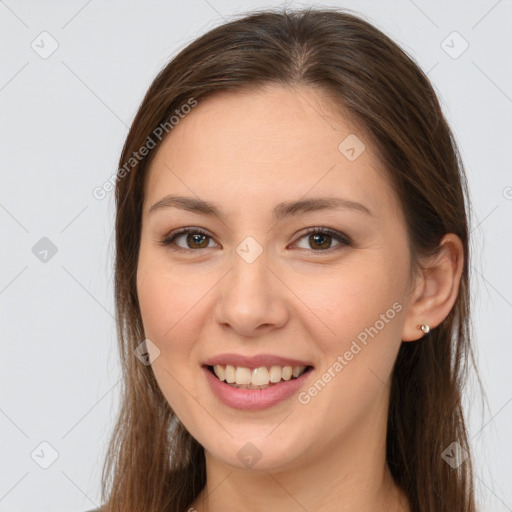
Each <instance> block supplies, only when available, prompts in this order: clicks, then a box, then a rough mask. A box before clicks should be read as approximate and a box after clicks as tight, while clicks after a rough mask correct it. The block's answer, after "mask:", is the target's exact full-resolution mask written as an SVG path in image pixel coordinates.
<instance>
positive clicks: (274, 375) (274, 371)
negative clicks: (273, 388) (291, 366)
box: [269, 366, 281, 382]
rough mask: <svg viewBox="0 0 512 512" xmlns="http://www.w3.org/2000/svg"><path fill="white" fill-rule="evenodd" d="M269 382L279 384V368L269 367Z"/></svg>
mask: <svg viewBox="0 0 512 512" xmlns="http://www.w3.org/2000/svg"><path fill="white" fill-rule="evenodd" d="M269 374H270V382H279V381H280V380H281V367H280V366H271V367H270V372H269Z"/></svg>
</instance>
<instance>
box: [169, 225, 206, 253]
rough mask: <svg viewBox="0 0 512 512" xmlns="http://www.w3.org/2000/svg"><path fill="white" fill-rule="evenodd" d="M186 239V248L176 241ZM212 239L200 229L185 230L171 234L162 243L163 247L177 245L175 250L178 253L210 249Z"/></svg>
mask: <svg viewBox="0 0 512 512" xmlns="http://www.w3.org/2000/svg"><path fill="white" fill-rule="evenodd" d="M181 238H184V240H185V246H183V245H179V244H177V243H176V240H179V239H181ZM210 240H212V237H211V236H210V235H208V233H206V232H205V231H203V230H202V229H200V228H185V229H181V230H179V231H176V232H174V233H170V234H169V235H167V236H166V237H165V238H164V239H163V240H161V241H160V244H161V245H164V246H170V245H175V247H174V249H175V250H177V251H193V250H195V249H208V248H209V247H211V246H209V241H210Z"/></svg>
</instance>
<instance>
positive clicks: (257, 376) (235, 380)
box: [213, 364, 306, 389]
mask: <svg viewBox="0 0 512 512" xmlns="http://www.w3.org/2000/svg"><path fill="white" fill-rule="evenodd" d="M305 369H306V367H305V366H293V367H292V366H283V367H281V366H277V365H274V366H271V367H270V368H267V367H265V366H260V367H259V368H254V369H253V370H251V369H250V368H246V367H244V366H233V365H230V364H228V365H225V366H224V365H221V364H216V365H215V366H214V367H213V372H214V373H215V375H217V377H218V378H219V380H221V381H225V382H227V383H228V384H233V385H235V386H237V387H238V386H244V387H245V386H250V387H249V389H254V388H253V387H252V386H268V385H269V384H270V383H272V384H276V383H278V382H280V381H281V380H285V381H286V380H291V378H292V377H293V378H297V377H299V376H300V375H302V374H303V373H304V370H305Z"/></svg>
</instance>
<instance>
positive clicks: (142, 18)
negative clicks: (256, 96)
mask: <svg viewBox="0 0 512 512" xmlns="http://www.w3.org/2000/svg"><path fill="white" fill-rule="evenodd" d="M268 5H274V6H275V5H282V4H280V3H277V2H274V3H268V2H267V3H264V2H255V1H248V2H240V1H238V2H236V1H232V0H208V1H206V0H190V1H188V2H180V3H178V2H176V3H173V2H164V1H155V0H153V1H149V2H148V1H146V2H142V1H139V2H134V1H131V2H128V1H100V0H89V1H86V0H73V1H66V2H64V1H61V2H42V1H16V0H6V1H0V47H1V48H2V61H1V68H0V108H1V111H0V119H1V123H0V129H1V132H0V168H1V187H0V220H1V234H2V244H1V260H0V263H1V266H0V269H1V270H0V308H1V343H2V355H1V357H0V365H1V366H0V375H1V387H0V390H1V397H0V398H1V400H0V429H1V436H0V448H1V452H0V461H1V469H0V511H3V512H8V511H19V510H33V511H35V510H38V511H52V512H58V511H66V512H71V511H83V510H87V509H89V508H92V507H93V506H97V505H99V476H100V475H99V471H100V467H101V462H102V460H103V456H104V452H105V442H106V440H107V435H108V433H109V432H110V429H111V427H112V423H113V419H114V417H115V412H116V409H117V406H118V403H119V401H118V392H119V389H120V385H119V382H120V381H119V375H120V374H119V367H118V363H117V349H116V346H115V345H116V334H115V324H114V321H113V311H114V306H113V286H112V253H113V238H112V233H113V232H112V229H113V213H114V202H113V199H114V195H113V193H110V194H108V197H107V198H105V199H103V200H97V199H95V198H94V197H93V195H92V190H93V188H94V187H96V186H98V185H101V184H102V183H103V182H104V181H105V180H106V179H108V178H109V177H110V176H111V175H112V173H114V172H115V171H116V165H117V160H118V158H119V154H120V151H121V148H122V144H123V142H124V138H125V136H126V134H127V131H128V126H129V124H130V123H131V121H132V119H133V116H134V114H135V112H136V109H137V107H138V105H139V103H140V101H141V100H142V97H143V95H144V93H145V91H146V89H147V87H148V86H149V84H150V82H151V80H152V79H153V78H154V76H155V75H156V73H157V72H158V71H159V70H160V69H161V67H163V66H164V64H165V63H166V62H167V61H168V60H169V59H170V57H171V56H173V55H174V54H175V53H176V52H177V51H178V50H179V49H181V48H183V47H184V46H185V45H186V44H187V43H189V42H190V41H191V40H193V39H194V38H195V37H197V36H198V35H199V34H202V33H204V32H205V31H206V30H208V29H210V28H212V27H213V26H215V25H217V24H219V23H220V22H222V21H223V19H229V17H230V15H231V14H233V13H239V12H242V11H246V10H250V9H253V8H262V7H265V6H268ZM287 5H288V6H290V7H294V6H297V7H300V6H303V5H306V4H304V3H302V4H299V3H295V2H289V3H287ZM317 5H319V4H317ZM323 5H338V6H343V7H347V8H350V9H353V10H355V11H357V12H358V13H360V14H361V15H363V16H365V17H366V18H367V19H368V20H369V21H371V22H373V23H374V24H375V25H376V26H378V27H379V28H381V29H382V30H384V31H385V32H386V33H387V34H388V35H390V36H391V37H392V38H393V39H394V40H395V41H396V42H398V43H399V44H400V45H401V46H402V47H403V48H404V49H405V50H406V51H407V52H409V53H410V54H411V55H412V56H413V57H414V58H415V59H416V60H417V62H418V63H419V64H420V65H421V66H422V68H423V69H424V70H425V71H427V72H428V74H429V77H430V78H431V80H432V81H433V83H434V85H435V87H436V89H437V91H438V94H439V95H440V98H441V101H442V104H443V107H444V110H445V113H446V116H447V118H448V121H449V122H450V124H451V126H452V127H453V130H454V132H455V134H456V137H457V141H458V143H459V145H460V148H461V151H462V155H463V158H464V162H465V164H466V169H467V173H468V176H469V181H470V187H471V194H472V199H473V205H474V212H475V219H474V223H473V227H472V236H473V248H474V259H473V264H472V273H473V277H472V279H473V280H472V284H473V297H474V299H475V302H474V326H475V343H476V346H477V355H478V360H479V366H480V371H481V375H482V378H483V381H484V384H485V387H486V390H487V394H488V398H489V409H488V410H486V409H485V408H484V409H482V408H481V407H480V404H479V401H478V396H477V395H476V394H475V386H474V385H472V386H470V388H468V394H467V397H466V407H467V410H468V413H469V414H470V425H469V430H470V436H471V442H472V446H473V449H474V454H475V457H476V468H475V473H476V476H477V479H476V483H477V487H478V495H479V499H480V500H481V503H482V505H483V506H482V510H485V511H487V512H491V511H511V510H512V488H511V487H510V485H507V484H510V482H512V463H511V455H512V439H511V435H510V431H511V427H512V386H511V381H512V379H511V377H510V374H511V369H510V361H511V360H512V348H511V347H512V345H511V341H512V340H511V335H510V323H509V322H510V318H511V316H512V315H511V314H512V292H511V291H510V290H511V288H512V270H511V266H510V263H509V261H510V258H509V255H510V250H511V231H512V230H511V219H512V172H511V171H512V169H511V164H510V156H509V155H510V149H511V147H512V136H511V135H512V130H511V120H512V73H511V65H510V55H511V49H512V32H511V30H510V27H511V26H512V0H500V1H496V0H482V1H471V2H469V1H450V2H446V1H442V2H441V1H438V2H433V1H426V0H423V1H420V0H415V1H412V0H400V1H394V2H382V1H369V0H362V1H338V2H327V3H324V4H323ZM44 31H46V32H48V33H49V34H50V35H51V36H47V35H42V36H41V35H40V34H41V33H42V32H44ZM453 31H456V32H458V33H459V34H460V36H461V37H462V38H463V39H461V38H460V37H459V36H457V35H453V34H452V32H453ZM448 36H449V37H448ZM447 38H448V39H447ZM52 39H54V40H55V41H56V42H57V44H58V48H57V49H56V51H55V52H54V53H53V54H52V55H50V56H48V57H47V58H42V57H41V56H40V54H41V53H43V52H48V51H49V50H51V44H52ZM464 40H465V41H467V43H468V44H469V47H468V48H467V50H466V51H464V52H463V53H462V54H461V55H458V53H460V51H461V50H462V49H463V48H464ZM443 41H445V42H444V43H443ZM53 44H55V43H53ZM31 45H33V46H34V47H35V48H36V49H37V51H38V52H39V53H37V52H36V51H35V50H34V49H33V48H32V47H31ZM449 53H451V55H450V54H449ZM43 56H46V55H43ZM454 56H456V57H457V58H453V57H454ZM42 237H47V238H49V239H50V240H51V242H52V243H53V244H54V245H55V246H56V248H57V253H56V254H55V255H53V256H52V255H51V252H50V253H48V255H47V261H46V262H43V261H41V260H40V259H39V258H38V257H36V255H35V254H34V253H33V252H32V248H33V247H34V245H35V244H36V243H38V241H39V240H40V239H41V238H42ZM39 250H41V249H39ZM36 252H37V251H36ZM39 256H40V257H43V256H44V253H41V254H40V255H39ZM42 442H47V443H49V444H50V445H51V447H53V449H54V450H56V452H57V453H58V458H57V459H56V460H55V462H54V463H53V464H52V465H51V466H50V467H48V469H42V468H41V467H40V466H39V465H38V463H36V460H37V461H38V462H39V464H44V463H45V462H46V463H49V462H50V461H51V454H52V448H50V447H48V446H47V445H42V446H41V445H40V444H41V443H42ZM426 449H428V447H426ZM31 454H32V455H31ZM32 457H33V458H32ZM425 484H426V485H428V482H425Z"/></svg>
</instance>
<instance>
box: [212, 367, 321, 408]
mask: <svg viewBox="0 0 512 512" xmlns="http://www.w3.org/2000/svg"><path fill="white" fill-rule="evenodd" d="M203 370H204V371H205V372H206V379H207V380H208V383H209V384H210V386H211V388H212V391H213V393H214V394H215V396H216V397H217V398H218V399H219V400H220V401H221V402H222V403H224V404H225V405H227V406H229V407H233V408H234V409H242V410H245V411H257V410H260V409H267V408H268V407H272V406H273V405H276V404H278V403H279V402H282V401H283V400H286V399H287V398H289V397H290V396H292V395H293V394H295V393H297V392H298V391H299V389H300V388H301V387H302V386H303V385H304V383H305V382H306V380H307V379H308V378H309V375H310V373H311V370H312V369H309V370H308V371H306V372H305V373H303V374H302V375H301V376H300V377H298V378H296V379H292V380H285V381H282V382H280V383H279V384H276V385H274V386H270V387H269V388H266V389H242V388H234V387H232V386H230V385H229V384H226V383H225V382H223V381H221V380H219V379H218V378H217V377H216V376H215V375H214V374H213V373H212V372H211V371H210V370H209V369H208V368H207V367H204V366H203Z"/></svg>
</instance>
